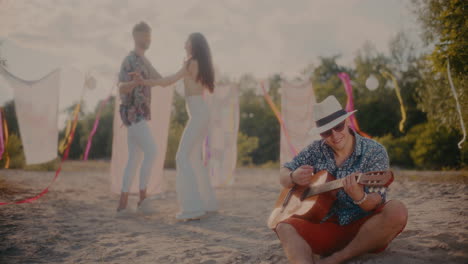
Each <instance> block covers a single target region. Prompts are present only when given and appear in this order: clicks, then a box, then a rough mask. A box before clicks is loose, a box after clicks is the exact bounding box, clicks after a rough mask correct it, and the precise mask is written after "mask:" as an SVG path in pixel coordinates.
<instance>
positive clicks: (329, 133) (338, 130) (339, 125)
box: [320, 120, 346, 138]
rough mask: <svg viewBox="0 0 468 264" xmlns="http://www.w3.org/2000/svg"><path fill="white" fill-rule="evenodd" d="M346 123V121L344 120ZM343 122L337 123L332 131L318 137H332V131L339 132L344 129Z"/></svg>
mask: <svg viewBox="0 0 468 264" xmlns="http://www.w3.org/2000/svg"><path fill="white" fill-rule="evenodd" d="M345 121H346V120H345ZM345 121H343V122H341V123H339V124H338V125H336V126H334V127H333V128H332V129H329V130H327V131H325V132H322V133H320V136H321V137H323V138H327V137H329V136H331V135H332V133H333V132H332V130H335V131H336V132H341V131H343V129H344V128H345Z"/></svg>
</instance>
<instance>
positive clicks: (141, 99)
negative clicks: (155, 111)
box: [119, 51, 159, 126]
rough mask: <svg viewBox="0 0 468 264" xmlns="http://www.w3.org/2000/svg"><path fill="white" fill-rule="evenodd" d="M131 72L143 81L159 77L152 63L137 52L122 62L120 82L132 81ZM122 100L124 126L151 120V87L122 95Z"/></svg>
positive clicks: (121, 110)
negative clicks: (137, 73)
mask: <svg viewBox="0 0 468 264" xmlns="http://www.w3.org/2000/svg"><path fill="white" fill-rule="evenodd" d="M130 72H139V73H140V74H141V75H142V77H143V79H149V78H157V77H159V74H158V73H157V72H156V70H155V69H154V67H153V66H152V65H151V63H150V62H149V61H148V60H147V59H146V58H145V57H142V56H140V55H138V54H137V53H136V52H135V51H131V52H130V53H129V54H128V56H127V57H125V59H124V61H123V62H122V66H121V67H120V72H119V82H129V81H131V80H132V78H131V76H130V75H129V73H130ZM120 99H121V101H122V103H121V104H120V109H119V111H120V117H121V118H122V122H123V123H124V125H126V126H130V125H131V124H134V123H138V122H139V121H141V120H151V87H149V86H144V85H139V86H137V87H136V88H135V89H133V90H132V91H131V92H130V93H128V94H120Z"/></svg>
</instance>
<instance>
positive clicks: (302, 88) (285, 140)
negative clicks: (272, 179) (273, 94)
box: [280, 81, 319, 164]
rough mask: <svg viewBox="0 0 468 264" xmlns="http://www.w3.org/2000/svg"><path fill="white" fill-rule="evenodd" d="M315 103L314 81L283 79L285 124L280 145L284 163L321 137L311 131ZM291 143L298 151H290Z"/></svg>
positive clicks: (281, 160)
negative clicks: (300, 81) (297, 81)
mask: <svg viewBox="0 0 468 264" xmlns="http://www.w3.org/2000/svg"><path fill="white" fill-rule="evenodd" d="M314 104H315V94H314V90H313V88H312V83H310V82H309V81H307V82H302V83H295V82H294V83H293V82H287V81H283V82H282V83H281V116H282V120H283V124H284V130H282V131H281V147H280V162H281V163H282V164H283V163H285V162H288V161H291V160H292V158H293V157H294V156H295V155H296V153H297V152H298V151H300V150H302V149H304V148H305V147H306V146H307V145H309V144H311V143H312V142H313V141H315V140H318V139H319V136H318V135H315V134H310V133H309V132H310V130H311V129H313V128H314V127H315V122H314V121H313V105H314ZM289 144H290V145H291V146H292V148H294V149H295V150H296V153H291V151H288V145H289Z"/></svg>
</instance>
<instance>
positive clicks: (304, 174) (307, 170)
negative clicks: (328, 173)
mask: <svg viewBox="0 0 468 264" xmlns="http://www.w3.org/2000/svg"><path fill="white" fill-rule="evenodd" d="M312 175H314V167H312V166H310V165H302V166H300V167H299V168H297V169H296V170H295V171H292V172H291V174H290V176H291V181H292V182H293V183H295V184H298V185H301V186H307V185H309V184H310V179H311V177H312Z"/></svg>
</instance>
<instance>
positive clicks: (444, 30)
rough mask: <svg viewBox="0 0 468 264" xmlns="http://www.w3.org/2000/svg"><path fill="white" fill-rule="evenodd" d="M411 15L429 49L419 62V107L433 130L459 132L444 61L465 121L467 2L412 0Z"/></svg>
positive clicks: (466, 117)
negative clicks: (421, 79)
mask: <svg viewBox="0 0 468 264" xmlns="http://www.w3.org/2000/svg"><path fill="white" fill-rule="evenodd" d="M413 7H414V11H415V13H416V14H417V16H418V20H419V22H420V24H421V26H422V30H423V34H422V39H423V40H424V42H425V43H426V44H427V45H428V47H433V50H432V52H431V54H430V55H428V56H426V57H423V58H421V59H420V60H419V68H420V70H421V74H422V75H423V81H422V82H421V83H420V84H419V86H418V93H419V98H420V100H419V107H420V109H422V110H423V111H424V112H426V113H427V116H428V119H430V120H431V122H433V123H434V124H436V125H437V126H444V127H446V128H447V129H449V130H453V129H455V130H458V131H459V132H460V131H461V127H460V120H459V117H458V114H457V112H456V108H455V100H454V98H453V95H452V93H451V91H450V86H449V83H448V81H447V70H446V69H447V59H448V60H449V61H450V68H451V73H452V78H453V82H454V84H455V87H456V89H457V93H458V96H459V101H460V104H461V107H462V113H463V117H462V118H463V120H464V121H465V123H466V122H467V121H468V113H467V112H468V99H467V90H468V89H467V87H468V79H467V75H466V73H467V72H468V51H467V49H466V47H467V45H468V20H467V17H468V1H465V0H413Z"/></svg>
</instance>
